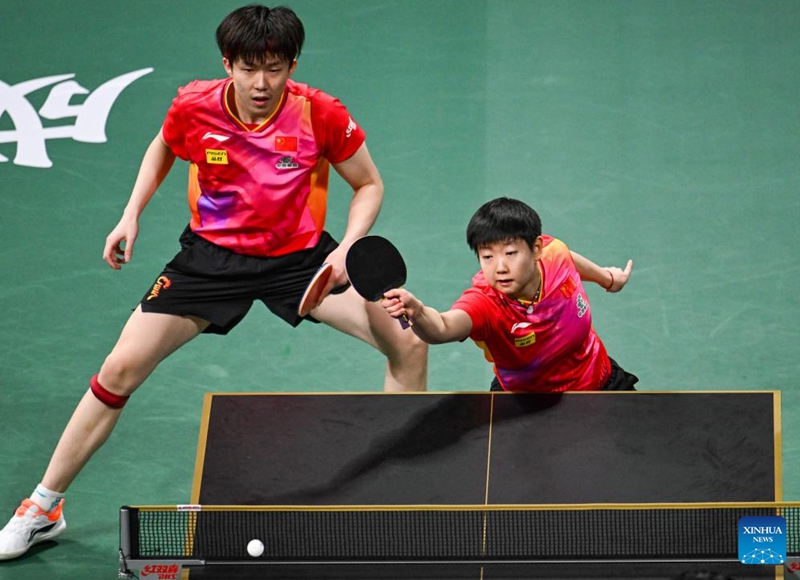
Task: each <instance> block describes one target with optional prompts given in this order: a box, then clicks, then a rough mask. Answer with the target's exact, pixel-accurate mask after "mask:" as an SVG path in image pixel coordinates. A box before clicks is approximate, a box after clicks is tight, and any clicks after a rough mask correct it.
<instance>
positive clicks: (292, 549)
mask: <svg viewBox="0 0 800 580" xmlns="http://www.w3.org/2000/svg"><path fill="white" fill-rule="evenodd" d="M745 516H782V517H783V518H784V519H785V523H786V524H785V525H786V529H785V530H783V531H782V532H783V533H784V534H785V538H786V551H787V553H786V554H784V555H783V556H784V557H786V556H797V555H800V503H796V504H787V503H757V504H729V505H726V504H653V505H636V506H633V505H630V504H623V505H614V506H611V505H609V506H605V505H599V504H591V505H586V506H576V505H570V506H455V507H454V506H430V507H428V506H379V507H376V506H360V507H358V506H348V507H339V506H335V507H334V506H326V507H291V506H202V507H201V506H191V507H189V506H146V507H128V506H126V507H123V508H122V509H121V512H120V544H121V546H120V549H121V554H122V555H123V556H124V557H126V558H129V559H148V560H158V559H167V560H181V559H192V560H202V561H208V562H213V561H232V560H243V559H244V560H253V558H251V557H250V556H249V555H248V553H247V544H248V542H250V540H252V539H259V540H261V541H262V542H263V543H264V545H265V551H264V554H263V555H262V556H260V557H258V558H257V559H258V560H260V561H264V562H276V563H277V562H281V563H284V562H288V563H292V562H385V561H396V562H436V561H442V562H444V561H453V562H538V561H559V560H560V561H573V560H577V561H587V560H592V561H604V560H608V561H673V560H674V561H692V560H700V559H702V560H707V561H710V560H721V561H726V560H727V561H736V560H737V559H738V537H739V520H740V519H741V518H742V517H745ZM777 521H780V520H777Z"/></svg>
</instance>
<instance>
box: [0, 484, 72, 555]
mask: <svg viewBox="0 0 800 580" xmlns="http://www.w3.org/2000/svg"><path fill="white" fill-rule="evenodd" d="M63 505H64V500H63V499H62V500H61V501H60V502H58V505H57V506H56V507H55V508H54V509H53V510H52V511H49V512H46V511H45V510H43V509H42V508H41V507H40V506H38V505H37V504H35V503H34V502H32V501H31V500H30V499H26V500H25V501H23V502H22V504H21V505H20V506H19V507H18V508H17V511H16V512H15V513H14V516H13V517H12V518H11V519H10V520H9V522H8V523H7V524H6V527H5V528H3V529H2V530H0V560H10V559H11V558H16V557H18V556H22V554H24V553H25V552H27V551H28V548H30V547H31V546H33V545H34V544H38V543H39V542H44V541H45V540H51V539H53V538H55V537H56V536H58V535H59V534H60V533H61V532H63V531H64V530H65V529H66V527H67V522H65V521H64V514H63V513H62V510H61V508H62V506H63Z"/></svg>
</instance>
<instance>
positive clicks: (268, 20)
mask: <svg viewBox="0 0 800 580" xmlns="http://www.w3.org/2000/svg"><path fill="white" fill-rule="evenodd" d="M305 37H306V33H305V29H304V28H303V23H302V22H300V19H299V18H298V17H297V15H296V14H295V13H294V11H293V10H292V9H291V8H288V7H286V6H277V7H275V8H267V7H266V6H262V5H261V4H250V5H248V6H243V7H241V8H237V9H236V10H234V11H233V12H231V13H230V14H228V15H227V16H226V17H225V18H224V20H223V21H222V22H221V23H220V25H219V26H218V27H217V46H219V50H220V52H221V53H222V56H223V57H225V58H226V59H228V61H229V62H230V63H234V62H236V61H237V60H241V61H243V62H250V63H259V62H262V61H263V60H264V57H265V55H267V54H271V55H274V56H276V57H278V58H280V59H281V60H283V61H286V62H288V63H289V64H291V63H292V61H294V60H296V59H297V57H299V56H300V51H301V50H302V49H303V42H304V41H305Z"/></svg>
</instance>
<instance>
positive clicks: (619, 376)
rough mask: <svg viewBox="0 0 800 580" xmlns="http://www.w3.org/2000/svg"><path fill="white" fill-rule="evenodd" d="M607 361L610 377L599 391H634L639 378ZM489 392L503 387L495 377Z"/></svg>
mask: <svg viewBox="0 0 800 580" xmlns="http://www.w3.org/2000/svg"><path fill="white" fill-rule="evenodd" d="M608 360H609V361H611V376H610V377H608V380H607V381H606V384H605V385H603V388H602V389H600V390H601V391H635V390H636V389H635V388H634V386H633V385H635V384H636V383H637V382H639V377H637V376H636V375H632V374H631V373H629V372H627V371H626V370H625V369H623V368H622V367H621V366H619V365H618V364H617V361H615V360H614V359H613V358H611V357H608ZM489 390H490V391H502V390H503V387H501V386H500V381H498V380H497V377H494V379H492V385H491V387H489Z"/></svg>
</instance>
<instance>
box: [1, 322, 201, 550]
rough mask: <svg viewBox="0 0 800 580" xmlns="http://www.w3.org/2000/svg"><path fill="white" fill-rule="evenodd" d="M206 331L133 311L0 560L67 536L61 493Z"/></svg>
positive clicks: (9, 528) (10, 529) (11, 529)
mask: <svg viewBox="0 0 800 580" xmlns="http://www.w3.org/2000/svg"><path fill="white" fill-rule="evenodd" d="M206 326H208V323H207V322H205V321H202V320H199V319H196V318H191V317H180V316H172V315H166V314H152V313H147V314H146V313H143V312H142V311H141V309H139V308H137V309H136V310H135V311H134V313H133V314H132V315H131V317H130V319H129V320H128V323H127V324H126V325H125V328H124V329H123V331H122V334H121V335H120V338H119V340H118V341H117V344H116V346H115V347H114V349H113V350H112V351H111V354H110V355H109V356H108V357H107V358H106V360H105V362H104V363H103V367H102V369H101V371H100V373H99V375H98V376H95V377H92V380H91V388H90V389H89V390H88V391H87V392H86V393H85V394H84V396H83V398H82V399H81V401H80V403H78V406H77V408H76V409H75V412H74V413H73V415H72V418H71V419H70V421H69V423H68V424H67V427H66V428H65V429H64V433H63V434H62V435H61V439H60V441H59V442H58V445H57V446H56V449H55V451H54V452H53V457H52V458H51V460H50V465H49V466H48V468H47V471H46V473H45V476H44V479H43V480H42V483H41V484H39V485H38V486H37V487H36V489H35V490H34V493H33V494H31V498H30V499H25V500H24V501H23V502H22V504H21V505H20V506H19V508H17V510H16V511H15V513H14V516H12V518H11V519H10V520H9V522H8V524H6V526H5V527H4V528H3V529H2V530H0V560H8V559H11V558H17V557H19V556H21V555H23V554H25V553H26V552H27V551H28V550H29V549H30V547H31V546H33V545H34V544H37V543H39V542H42V541H45V540H49V539H52V538H55V537H56V536H58V535H60V534H61V533H62V532H63V531H64V529H65V528H66V522H65V521H64V515H63V513H62V506H63V503H64V500H63V499H62V497H63V493H62V492H64V491H65V490H66V489H67V487H69V485H70V483H72V480H73V479H74V478H75V476H77V474H78V473H79V472H80V470H81V469H82V468H83V466H84V465H85V464H86V462H87V461H88V460H89V458H90V457H91V456H92V454H93V453H94V452H95V451H96V450H97V449H98V448H99V447H100V446H101V445H102V444H103V443H104V442H105V441H106V439H108V436H109V435H110V434H111V431H112V430H113V429H114V425H116V423H117V419H118V418H119V415H120V413H121V410H122V406H124V404H125V402H126V401H127V397H128V396H129V395H130V394H131V393H132V392H133V391H135V390H136V388H137V387H138V386H139V385H140V384H141V383H142V382H143V381H144V379H145V378H146V377H147V376H148V375H149V374H150V373H151V372H152V371H153V369H154V368H155V367H156V365H158V363H159V362H161V361H162V360H163V359H164V358H165V357H167V356H168V355H169V354H170V353H172V352H173V351H175V349H177V348H179V347H180V346H181V345H183V344H185V343H186V342H188V341H189V340H191V339H192V338H194V337H195V336H197V335H198V334H199V333H200V332H202V331H203V329H205V328H206Z"/></svg>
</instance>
